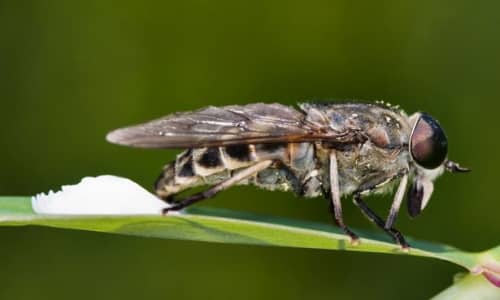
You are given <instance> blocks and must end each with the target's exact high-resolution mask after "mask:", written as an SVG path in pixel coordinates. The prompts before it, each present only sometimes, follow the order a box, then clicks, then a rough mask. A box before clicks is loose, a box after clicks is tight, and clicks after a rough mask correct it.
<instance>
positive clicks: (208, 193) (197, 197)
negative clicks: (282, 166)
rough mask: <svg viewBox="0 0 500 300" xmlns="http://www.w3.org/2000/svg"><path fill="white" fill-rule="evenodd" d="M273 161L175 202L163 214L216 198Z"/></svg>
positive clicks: (244, 170)
mask: <svg viewBox="0 0 500 300" xmlns="http://www.w3.org/2000/svg"><path fill="white" fill-rule="evenodd" d="M272 163H273V162H272V160H265V161H261V162H258V163H256V164H255V165H253V166H250V167H248V168H246V169H243V170H241V171H239V172H238V173H236V174H235V175H234V176H232V177H230V178H228V179H226V180H224V181H222V182H221V183H218V184H216V185H214V186H213V187H211V188H209V189H208V190H205V191H203V192H201V193H197V194H194V195H191V196H188V197H186V198H185V199H182V200H181V201H179V202H175V203H174V204H173V205H172V206H170V207H167V208H165V209H164V210H163V214H167V213H168V212H170V211H177V210H181V209H183V208H185V207H188V206H190V205H192V204H194V203H196V202H199V201H202V200H205V199H208V198H211V197H213V196H215V195H216V194H217V193H218V192H220V191H223V190H225V189H227V188H229V187H231V186H233V185H235V184H236V183H238V182H240V181H242V180H244V179H246V178H248V177H250V176H253V175H254V174H256V173H258V172H260V171H262V170H264V169H266V168H268V167H269V166H270V165H271V164H272Z"/></svg>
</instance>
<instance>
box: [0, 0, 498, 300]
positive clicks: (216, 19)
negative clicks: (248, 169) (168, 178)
mask: <svg viewBox="0 0 500 300" xmlns="http://www.w3.org/2000/svg"><path fill="white" fill-rule="evenodd" d="M499 11H500V2H498V1H451V0H449V1H403V2H401V1H394V2H391V1H376V2H370V3H367V2H363V3H361V2H353V1H347V0H345V1H326V0H323V1H322V0H313V1H307V2H305V1H304V2H301V1H284V0H272V1H248V2H246V1H206V0H205V1H203V0H185V1H182V2H181V1H175V2H174V1H171V2H168V1H157V2H156V1H107V0H99V1H97V0H93V1H53V0H46V1H34V0H33V1H1V2H0V99H1V104H2V105H1V112H2V120H1V126H0V142H1V148H0V157H1V162H2V164H1V166H2V171H1V172H0V176H1V178H0V194H1V195H31V194H34V193H37V192H41V191H48V190H49V189H57V188H58V187H59V186H60V185H61V184H69V183H76V182H78V181H79V179H80V178H81V177H83V176H88V175H99V174H115V175H121V176H125V177H129V178H131V179H133V180H135V181H137V182H139V183H140V184H142V185H143V186H145V187H148V188H149V187H150V186H151V185H152V182H153V181H154V179H155V178H156V176H157V174H158V173H159V171H160V168H161V167H162V165H163V164H164V163H166V162H168V161H170V160H172V159H173V158H174V157H175V154H176V151H151V150H149V151H148V150H138V149H129V148H124V147H118V146H115V145H110V144H107V143H106V142H105V140H104V136H105V134H106V133H107V132H108V131H109V130H111V129H114V128H117V127H121V126H124V125H129V124H133V123H137V122H141V121H145V120H148V119H152V118H156V117H159V116H162V115H165V114H168V113H172V112H175V111H179V110H190V109H195V108H199V107H202V106H206V105H227V104H244V103H249V102H256V101H264V102H273V101H276V102H281V103H286V104H291V105H292V104H294V103H296V102H298V101H305V100H310V99H365V100H378V99H384V100H387V101H390V102H391V103H394V104H399V105H401V106H402V107H403V108H405V109H406V111H407V112H414V111H416V110H424V111H427V112H429V113H431V114H432V115H434V116H435V117H436V118H437V119H439V120H440V122H441V124H442V125H443V126H444V128H445V130H446V132H447V134H448V138H449V142H450V157H451V158H452V159H454V160H457V161H459V162H461V163H462V164H463V165H464V166H468V167H471V168H472V169H473V172H472V173H470V174H467V175H451V174H445V176H443V177H442V178H440V179H439V180H438V182H437V184H436V190H435V194H434V196H433V199H432V201H431V202H430V205H429V206H428V207H427V209H426V211H425V212H424V213H423V215H422V216H420V217H419V218H417V219H415V220H410V219H409V218H408V217H407V213H406V211H404V210H403V211H402V213H401V217H400V218H399V220H398V227H399V228H400V229H401V230H402V231H403V232H404V233H406V234H407V235H409V236H413V237H417V238H421V239H426V240H433V241H440V242H444V243H449V244H453V245H455V246H457V247H460V248H463V249H467V250H482V249H486V248H490V247H492V246H495V245H497V244H498V243H500V229H499V222H498V215H499V212H500V201H499V199H498V196H497V194H496V193H495V192H496V189H495V187H496V186H498V182H497V181H498V176H497V175H496V172H497V170H498V169H499V168H500V158H499V157H498V155H497V154H498V151H497V149H498V147H499V139H498V138H497V136H498V129H497V128H498V122H499V121H500V120H499V119H498V109H499V107H500V104H499V103H498V100H499V97H500V34H499V25H500V24H499V23H500V17H499V16H498V12H499ZM389 198H390V197H387V198H382V199H380V198H377V199H371V201H369V202H370V203H371V205H372V206H373V207H374V208H375V209H376V210H378V211H380V212H382V213H385V211H387V209H388V207H389V205H390V204H389V203H390V200H389ZM344 203H345V204H344V209H345V219H346V220H347V222H348V224H350V225H351V226H352V227H354V228H372V225H371V224H369V222H368V221H366V220H365V219H364V218H363V216H362V215H361V213H359V211H358V210H357V209H356V208H355V207H354V205H352V204H351V202H350V201H345V202H344ZM203 205H208V206H216V207H225V208H230V209H238V210H245V211H251V212H258V213H263V214H272V215H279V216H286V217H294V218H303V219H308V220H315V221H319V222H329V221H330V218H329V215H328V213H327V211H326V208H327V203H326V201H322V200H304V199H297V198H295V197H294V196H293V195H292V194H286V193H271V192H265V191H259V190H256V189H254V188H251V187H237V188H234V189H232V190H229V191H227V192H225V193H223V194H221V195H220V196H218V197H217V198H216V199H213V200H210V201H207V202H206V203H205V204H203ZM374 230H375V229H374ZM0 240H1V241H2V242H1V247H0V257H1V262H2V266H1V268H0V282H1V285H0V298H1V299H33V298H40V299H94V298H117V299H118V298H120V299H137V298H142V297H144V298H153V297H155V298H157V299H193V298H203V299H221V298H229V297H231V298H237V299H257V298H260V299H275V298H278V297H279V298H286V299H304V298H307V299H359V298H362V297H367V298H370V299H398V298H399V299H400V298H402V297H404V298H405V299H423V298H428V297H429V296H431V295H433V294H435V293H437V292H438V291H440V290H442V289H443V288H445V287H446V286H448V285H449V284H451V282H452V277H453V275H454V274H455V273H457V272H461V271H462V270H461V269H460V268H458V267H455V266H452V265H450V264H447V263H444V262H439V261H433V260H427V259H420V258H414V257H404V256H384V255H375V254H360V253H344V252H333V251H320V250H305V249H281V248H270V247H255V246H234V245H218V244H208V243H198V242H187V241H175V240H154V239H145V238H135V237H120V236H113V235H107V234H99V233H89V232H77V231H65V230H56V229H48V228H34V227H32V228H30V227H26V228H0Z"/></svg>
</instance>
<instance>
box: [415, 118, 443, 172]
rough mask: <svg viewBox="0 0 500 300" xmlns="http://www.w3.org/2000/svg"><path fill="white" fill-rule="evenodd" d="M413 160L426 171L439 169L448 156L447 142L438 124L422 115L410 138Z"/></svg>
mask: <svg viewBox="0 0 500 300" xmlns="http://www.w3.org/2000/svg"><path fill="white" fill-rule="evenodd" d="M410 152H411V156H412V158H413V160H414V161H415V162H416V163H417V164H419V165H420V166H422V167H424V168H426V169H435V168H437V167H439V166H440V165H441V164H442V163H443V162H444V160H445V159H446V155H447V154H448V140H447V139H446V135H445V134H444V131H443V129H442V128H441V126H440V125H439V123H438V122H437V121H436V120H434V119H433V118H432V117H431V116H429V115H428V114H425V113H423V114H422V115H421V116H420V118H419V119H418V121H417V123H416V124H415V127H414V129H413V132H412V135H411V138H410Z"/></svg>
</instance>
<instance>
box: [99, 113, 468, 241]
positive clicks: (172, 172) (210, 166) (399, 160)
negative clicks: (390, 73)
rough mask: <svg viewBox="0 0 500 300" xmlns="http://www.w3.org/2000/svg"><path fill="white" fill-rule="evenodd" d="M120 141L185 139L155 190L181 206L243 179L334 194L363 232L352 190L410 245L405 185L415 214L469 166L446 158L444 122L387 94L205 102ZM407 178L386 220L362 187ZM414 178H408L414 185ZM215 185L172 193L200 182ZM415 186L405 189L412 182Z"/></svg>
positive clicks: (336, 210)
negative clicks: (403, 211) (381, 98)
mask: <svg viewBox="0 0 500 300" xmlns="http://www.w3.org/2000/svg"><path fill="white" fill-rule="evenodd" d="M107 140H108V141H109V142H112V143H116V144H121V145H127V146H133V147H143V148H183V149H187V150H185V151H184V152H182V153H181V154H179V155H178V156H177V158H176V160H175V161H174V162H172V163H170V164H168V165H166V166H165V167H164V169H163V172H162V173H161V175H160V177H159V178H158V180H157V181H156V184H155V191H156V194H157V195H158V196H159V197H160V198H162V199H164V200H165V201H167V202H169V203H171V204H172V206H171V207H169V208H166V209H165V210H164V213H165V214H167V213H168V212H170V211H176V210H180V209H182V208H185V207H187V206H189V205H191V204H193V203H196V202H198V201H201V200H204V199H207V198H210V197H213V196H214V195H215V194H217V193H218V192H220V191H222V190H225V189H227V188H229V187H231V186H233V185H237V184H253V185H255V186H258V187H261V188H264V189H268V190H280V191H293V192H294V193H295V194H297V195H299V196H303V197H317V196H324V197H326V198H330V200H331V201H330V210H331V213H332V215H333V218H334V221H335V222H336V224H337V225H338V226H339V227H340V228H341V229H342V230H343V231H344V232H345V234H347V235H348V236H349V237H350V238H351V242H352V243H357V242H358V236H357V235H356V234H355V233H354V232H352V231H351V230H350V229H349V228H348V227H347V226H346V224H345V223H344V220H343V218H342V206H341V201H340V199H341V197H342V196H343V195H352V198H353V201H354V204H355V205H357V206H358V207H359V208H360V209H361V211H362V212H363V214H364V215H366V217H367V218H368V219H369V220H370V221H372V222H373V223H375V225H377V226H378V227H380V228H382V229H383V230H384V231H385V232H387V234H389V235H390V236H391V237H392V239H394V241H395V242H396V243H398V244H399V245H400V246H401V247H402V248H404V249H407V248H408V247H409V245H408V243H407V242H406V241H405V238H404V237H403V235H402V234H401V233H400V232H399V231H398V230H397V229H396V228H394V222H395V220H396V216H397V214H398V211H399V208H400V205H401V202H402V200H403V198H404V195H405V193H406V194H407V203H408V212H409V214H410V216H412V217H415V216H417V215H419V214H420V213H421V211H422V210H423V209H424V208H425V207H426V205H427V203H428V201H429V198H430V197H431V194H432V191H433V181H434V180H435V179H436V178H437V177H438V176H439V175H441V174H442V173H443V171H444V170H447V171H450V172H466V171H468V169H466V168H462V167H460V166H459V165H458V164H457V163H455V162H453V161H451V160H448V159H447V150H448V145H447V139H446V136H445V133H444V131H443V129H442V128H441V126H440V125H439V123H438V122H437V121H436V120H435V119H434V118H432V117H431V116H430V115H428V114H426V113H423V112H417V113H415V114H413V115H411V116H407V115H406V114H405V112H404V111H402V110H401V109H399V108H398V107H393V106H391V105H386V104H383V103H376V104H362V103H344V104H333V103H304V104H300V105H299V108H298V109H294V108H291V107H288V106H284V105H281V104H264V103H256V104H248V105H243V106H239V105H233V106H225V107H212V106H211V107H207V108H203V109H200V110H197V111H193V112H185V113H175V114H172V115H168V116H166V117H164V118H161V119H158V120H154V121H150V122H148V123H145V124H140V125H137V126H132V127H127V128H122V129H117V130H115V131H113V132H111V133H109V134H108V136H107ZM397 182H399V186H398V188H397V190H396V192H395V196H394V200H393V201H392V206H391V208H390V211H389V214H388V217H387V219H386V220H384V219H383V218H381V217H379V216H378V215H377V214H376V213H375V212H374V211H373V210H371V209H370V208H369V207H368V206H367V204H366V203H365V202H364V201H363V199H362V196H363V195H366V194H370V193H376V192H387V191H390V190H391V187H394V186H395V183H397ZM408 183H410V184H409V188H408V187H407V186H408ZM206 184H208V185H211V187H210V188H208V189H207V190H205V191H203V192H201V193H196V194H193V195H191V196H187V197H185V198H184V199H181V200H174V197H175V195H177V194H178V193H180V192H182V191H184V190H186V189H188V188H192V187H195V186H200V185H206ZM406 191H407V192H406Z"/></svg>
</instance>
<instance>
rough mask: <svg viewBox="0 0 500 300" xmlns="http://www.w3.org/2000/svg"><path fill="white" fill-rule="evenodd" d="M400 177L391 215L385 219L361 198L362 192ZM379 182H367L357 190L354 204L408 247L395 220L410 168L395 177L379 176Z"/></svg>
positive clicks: (394, 238) (399, 242)
mask: <svg viewBox="0 0 500 300" xmlns="http://www.w3.org/2000/svg"><path fill="white" fill-rule="evenodd" d="M398 177H401V180H400V182H399V187H398V190H397V192H396V195H395V196H394V200H393V201H392V205H391V209H390V212H389V216H388V217H387V221H384V219H382V218H381V217H379V216H378V215H377V214H376V213H375V212H374V211H373V210H371V209H370V208H369V207H368V205H366V203H365V202H364V201H363V200H362V199H361V193H362V192H363V191H369V190H373V189H374V188H376V187H377V186H380V184H383V183H385V182H388V181H391V180H394V179H396V178H398ZM377 181H378V183H377V182H371V183H367V184H365V185H364V186H363V187H362V188H361V189H359V190H358V191H357V192H355V193H354V198H353V201H354V204H356V206H358V207H359V208H360V209H361V211H362V212H363V214H364V215H365V216H366V217H367V218H368V219H369V220H370V221H372V222H373V223H375V225H377V226H378V227H380V228H381V229H383V230H384V231H385V232H387V233H388V234H389V235H390V236H391V238H392V239H393V240H394V241H395V242H396V243H398V244H399V245H401V247H402V248H403V249H408V248H409V247H410V245H408V243H407V242H406V240H405V238H404V237H403V235H402V234H401V232H399V231H398V230H397V229H396V228H394V227H393V225H394V222H395V221H396V217H397V214H398V212H399V208H400V206H401V202H402V201H403V198H404V194H405V191H406V186H407V184H408V170H403V171H401V172H400V173H399V174H396V175H395V176H393V177H388V178H378V179H377Z"/></svg>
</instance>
